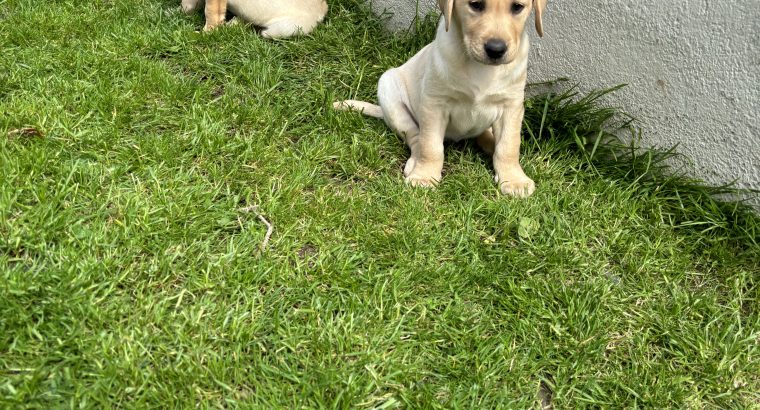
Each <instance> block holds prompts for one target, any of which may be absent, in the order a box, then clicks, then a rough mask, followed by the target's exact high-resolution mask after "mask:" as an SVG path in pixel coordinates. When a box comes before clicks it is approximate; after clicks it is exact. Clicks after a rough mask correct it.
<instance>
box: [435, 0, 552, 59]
mask: <svg viewBox="0 0 760 410" xmlns="http://www.w3.org/2000/svg"><path fill="white" fill-rule="evenodd" d="M546 2H547V0H438V6H439V7H440V8H441V13H443V17H444V20H445V24H446V31H448V30H449V26H450V24H451V22H452V20H453V22H454V24H457V25H458V27H459V28H460V32H461V33H462V42H463V44H464V47H465V50H466V51H467V54H468V55H469V56H470V57H471V58H473V59H474V60H476V61H478V62H480V63H483V64H490V65H499V64H508V63H510V62H512V61H513V60H514V59H515V57H516V56H517V52H518V50H519V49H520V42H521V41H522V34H523V31H524V30H525V23H526V22H527V21H528V16H530V12H531V10H533V11H534V12H535V24H536V31H538V35H539V36H543V35H544V27H543V20H542V19H543V12H544V8H545V7H546Z"/></svg>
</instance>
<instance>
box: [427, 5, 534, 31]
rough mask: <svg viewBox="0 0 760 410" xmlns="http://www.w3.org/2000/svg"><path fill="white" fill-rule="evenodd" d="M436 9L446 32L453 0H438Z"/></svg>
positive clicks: (452, 9)
mask: <svg viewBox="0 0 760 410" xmlns="http://www.w3.org/2000/svg"><path fill="white" fill-rule="evenodd" d="M544 1H546V0H544ZM438 7H439V8H440V9H441V14H442V15H443V18H444V20H445V21H446V31H449V24H451V13H452V12H453V11H454V0H438Z"/></svg>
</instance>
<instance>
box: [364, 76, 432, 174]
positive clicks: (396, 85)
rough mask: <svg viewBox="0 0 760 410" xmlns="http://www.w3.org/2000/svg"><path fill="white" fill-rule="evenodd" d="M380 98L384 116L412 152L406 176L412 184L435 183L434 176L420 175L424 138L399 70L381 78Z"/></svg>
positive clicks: (379, 83) (405, 167) (406, 166)
mask: <svg viewBox="0 0 760 410" xmlns="http://www.w3.org/2000/svg"><path fill="white" fill-rule="evenodd" d="M377 97H378V100H379V102H380V106H381V107H382V108H383V119H384V120H385V122H386V124H388V126H389V127H390V128H391V129H392V130H393V131H394V132H395V133H396V134H397V135H398V136H399V137H401V138H402V139H403V140H404V142H405V143H406V145H407V146H408V147H409V150H410V151H411V155H410V156H409V159H407V161H406V164H405V165H404V178H405V179H406V181H407V182H408V183H410V184H412V185H415V186H417V185H419V186H432V185H434V184H435V181H434V180H433V179H430V178H427V179H426V178H418V175H417V174H418V173H419V172H417V173H415V171H420V170H419V169H418V165H419V160H420V159H421V158H420V152H421V151H423V150H422V148H423V147H422V144H421V140H420V127H419V124H418V123H417V120H416V119H415V118H414V116H413V115H412V113H411V111H410V109H409V106H408V103H407V101H408V100H409V98H408V96H407V94H406V88H405V87H404V82H403V81H402V80H401V78H400V77H399V75H398V73H397V72H396V71H395V69H391V70H388V71H387V72H386V73H385V74H383V75H382V77H380V81H379V82H378V87H377Z"/></svg>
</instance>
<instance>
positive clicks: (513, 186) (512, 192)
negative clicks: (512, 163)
mask: <svg viewBox="0 0 760 410" xmlns="http://www.w3.org/2000/svg"><path fill="white" fill-rule="evenodd" d="M496 183H498V184H499V189H500V190H501V193H502V194H504V195H508V196H512V197H515V198H527V197H529V196H531V195H533V193H534V192H535V191H536V183H535V182H533V180H532V179H530V178H528V176H527V175H525V174H523V175H521V176H516V177H514V178H505V179H503V180H502V179H501V178H499V177H496Z"/></svg>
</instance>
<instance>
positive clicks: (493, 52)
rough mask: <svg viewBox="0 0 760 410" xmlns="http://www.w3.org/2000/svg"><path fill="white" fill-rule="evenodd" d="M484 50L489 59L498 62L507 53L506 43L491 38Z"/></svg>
mask: <svg viewBox="0 0 760 410" xmlns="http://www.w3.org/2000/svg"><path fill="white" fill-rule="evenodd" d="M485 49H486V55H487V56H488V57H489V58H491V59H494V60H498V59H500V58H502V57H504V54H506V53H507V43H505V42H503V41H502V40H497V39H494V38H492V39H490V40H488V41H486V45H485Z"/></svg>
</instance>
